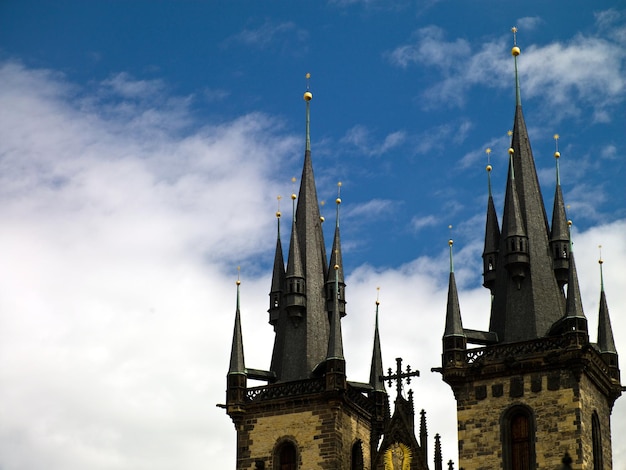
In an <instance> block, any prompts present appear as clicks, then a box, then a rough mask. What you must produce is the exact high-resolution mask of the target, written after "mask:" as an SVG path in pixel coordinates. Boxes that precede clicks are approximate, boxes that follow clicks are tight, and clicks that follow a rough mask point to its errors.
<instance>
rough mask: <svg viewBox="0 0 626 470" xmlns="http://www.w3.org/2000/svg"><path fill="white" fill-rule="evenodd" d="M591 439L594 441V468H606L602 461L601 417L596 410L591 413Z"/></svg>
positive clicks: (599, 469) (600, 469)
mask: <svg viewBox="0 0 626 470" xmlns="http://www.w3.org/2000/svg"><path fill="white" fill-rule="evenodd" d="M591 440H592V442H593V470H604V465H603V463H602V433H601V432H600V419H599V418H598V413H596V412H595V411H594V412H593V414H592V415H591Z"/></svg>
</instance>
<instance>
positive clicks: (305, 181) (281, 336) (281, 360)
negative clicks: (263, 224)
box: [272, 76, 330, 382]
mask: <svg viewBox="0 0 626 470" xmlns="http://www.w3.org/2000/svg"><path fill="white" fill-rule="evenodd" d="M307 78H308V76H307ZM312 97H313V95H312V93H311V92H310V91H309V90H308V87H307V91H306V92H305V93H304V101H305V102H306V144H305V151H304V165H303V168H302V178H301V181H300V190H299V193H298V196H297V197H296V195H295V194H293V195H292V200H293V201H294V212H295V214H294V219H293V226H292V232H291V243H290V246H289V258H288V260H287V273H286V276H285V277H286V294H285V295H284V302H283V303H284V309H283V310H284V311H285V312H286V314H284V315H283V314H282V313H280V314H279V320H278V323H277V325H276V338H275V342H274V353H275V354H274V357H273V359H272V372H274V373H275V374H276V378H277V380H278V381H282V382H285V381H292V380H300V379H306V378H308V377H310V376H311V373H312V372H313V370H314V368H315V367H316V366H317V365H318V364H320V363H323V362H324V361H325V359H326V354H327V349H328V339H329V329H330V325H329V316H328V312H327V309H326V307H327V305H326V295H325V291H324V285H325V281H326V271H327V268H328V265H327V263H328V260H327V258H326V249H325V245H324V237H323V234H322V227H321V220H320V212H319V205H318V200H317V190H316V188H315V179H314V177H313V165H312V163H311V138H310V101H311V99H312ZM296 199H297V206H296ZM281 311H282V310H281ZM283 317H284V318H283Z"/></svg>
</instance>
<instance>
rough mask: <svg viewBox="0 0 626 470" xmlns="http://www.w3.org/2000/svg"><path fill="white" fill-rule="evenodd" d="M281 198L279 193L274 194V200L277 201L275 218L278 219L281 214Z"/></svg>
mask: <svg viewBox="0 0 626 470" xmlns="http://www.w3.org/2000/svg"><path fill="white" fill-rule="evenodd" d="M282 198H283V197H282V196H281V195H280V194H279V195H278V196H276V201H277V203H276V205H277V207H278V208H277V209H276V218H277V219H280V216H281V215H282V214H281V212H280V200H281V199H282Z"/></svg>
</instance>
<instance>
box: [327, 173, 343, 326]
mask: <svg viewBox="0 0 626 470" xmlns="http://www.w3.org/2000/svg"><path fill="white" fill-rule="evenodd" d="M335 203H336V205H337V213H336V218H335V220H336V223H335V236H334V238H333V247H332V252H331V255H330V266H329V269H328V279H327V280H326V297H327V303H328V311H331V309H332V308H333V302H334V300H333V299H334V298H335V281H334V279H332V278H331V273H332V272H333V269H334V266H339V271H338V272H337V273H336V274H337V276H338V285H339V297H338V300H339V311H340V313H341V316H342V317H344V316H345V315H346V291H345V289H346V284H345V282H344V276H343V259H342V255H341V237H340V235H339V206H340V205H341V181H340V182H338V183H337V199H335Z"/></svg>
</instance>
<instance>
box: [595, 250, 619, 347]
mask: <svg viewBox="0 0 626 470" xmlns="http://www.w3.org/2000/svg"><path fill="white" fill-rule="evenodd" d="M598 263H599V264H600V309H599V318H598V348H600V352H603V353H613V354H617V349H615V340H614V339H613V329H612V328H611V318H610V317H609V307H608V305H607V303H606V294H605V293H604V273H603V272H602V264H603V263H604V261H603V260H602V258H600V259H599V260H598Z"/></svg>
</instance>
